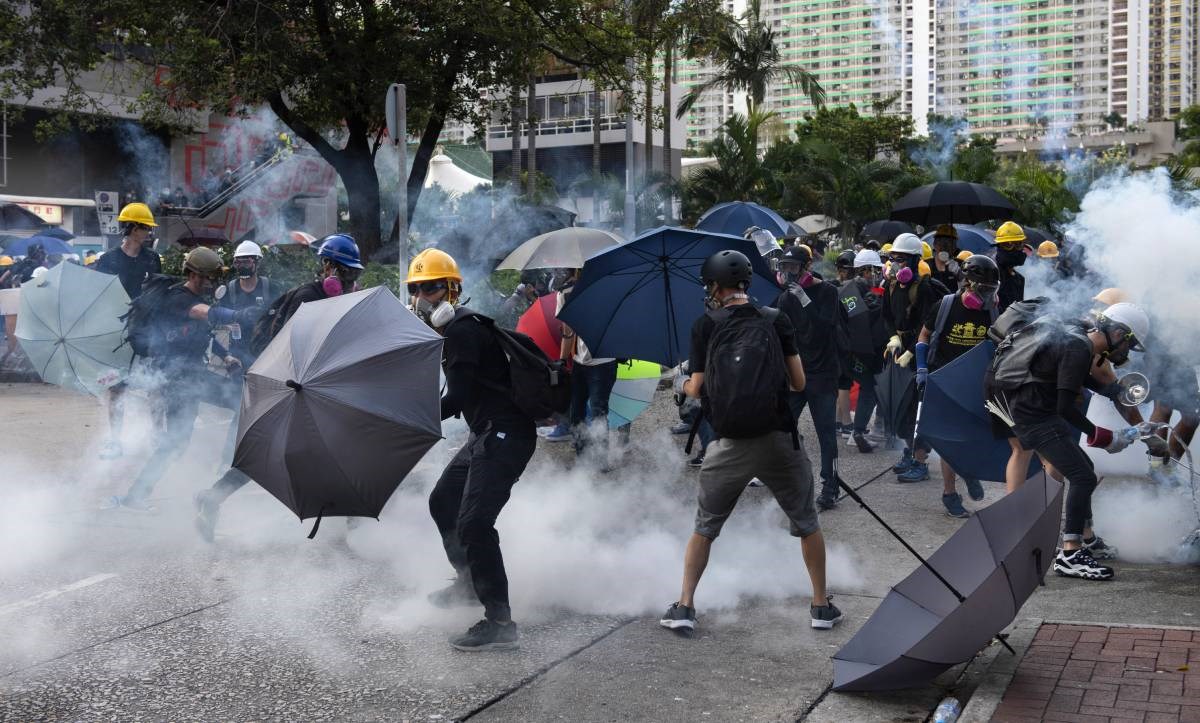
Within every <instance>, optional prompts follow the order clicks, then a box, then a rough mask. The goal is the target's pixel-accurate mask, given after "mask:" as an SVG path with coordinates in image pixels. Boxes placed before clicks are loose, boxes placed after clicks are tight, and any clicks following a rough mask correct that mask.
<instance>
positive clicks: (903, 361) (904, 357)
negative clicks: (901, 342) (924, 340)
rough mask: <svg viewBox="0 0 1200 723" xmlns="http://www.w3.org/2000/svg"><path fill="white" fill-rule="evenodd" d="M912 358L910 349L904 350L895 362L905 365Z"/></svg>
mask: <svg viewBox="0 0 1200 723" xmlns="http://www.w3.org/2000/svg"><path fill="white" fill-rule="evenodd" d="M912 360H913V353H912V352H911V351H906V352H904V353H903V354H901V355H900V356H899V357H898V358H897V359H896V363H897V364H899V365H900V366H902V367H906V366H908V365H909V364H910V363H911V362H912Z"/></svg>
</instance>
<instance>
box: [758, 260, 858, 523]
mask: <svg viewBox="0 0 1200 723" xmlns="http://www.w3.org/2000/svg"><path fill="white" fill-rule="evenodd" d="M778 261H779V274H778V275H779V278H780V280H781V281H783V282H784V284H785V287H786V288H785V290H784V292H783V293H782V294H780V295H779V296H778V297H776V299H775V301H774V303H773V304H772V306H774V307H775V308H777V309H779V310H780V311H781V312H783V314H784V315H786V316H787V317H788V319H789V320H790V321H791V322H792V328H793V329H794V332H795V335H796V348H797V349H798V350H799V353H800V359H801V361H803V362H804V377H805V380H806V384H805V387H804V390H803V391H800V392H795V391H793V392H790V393H789V394H788V405H789V406H790V407H791V411H792V416H793V417H795V418H796V420H799V418H800V414H801V413H802V412H803V411H804V407H805V406H807V407H808V412H809V414H810V415H811V416H812V421H813V427H815V428H816V432H817V442H818V443H819V445H820V448H821V494H820V496H819V497H818V498H817V506H819V507H820V508H821V509H823V510H831V509H833V508H834V507H836V506H837V498H838V479H837V458H838V434H837V397H838V378H839V377H840V376H841V373H842V368H841V360H842V354H843V353H844V351H845V350H844V349H843V348H842V346H841V345H840V344H839V338H841V337H843V336H844V335H845V333H846V331H845V330H846V309H845V308H844V307H843V306H842V302H841V299H840V298H839V297H838V292H837V288H836V287H834V286H833V284H830V283H826V282H825V281H822V280H821V279H818V278H817V277H815V276H814V275H813V273H812V256H811V255H809V253H808V250H807V249H806V248H805V247H803V246H789V247H788V248H787V249H785V250H784V252H783V255H782V256H780V257H779V260H778Z"/></svg>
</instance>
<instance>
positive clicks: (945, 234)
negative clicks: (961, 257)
mask: <svg viewBox="0 0 1200 723" xmlns="http://www.w3.org/2000/svg"><path fill="white" fill-rule="evenodd" d="M957 256H958V229H956V228H954V225H953V224H948V223H944V224H942V225H941V226H938V227H937V230H936V231H934V232H933V264H932V267H933V268H931V269H930V274H929V275H930V276H931V277H933V278H934V279H936V280H937V281H939V282H941V284H942V286H945V287H946V290H947V291H949V292H951V293H954V292H955V291H958V285H959V282H960V281H962V267H961V266H960V265H959V263H958V259H957V258H956V257H957Z"/></svg>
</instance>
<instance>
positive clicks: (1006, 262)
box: [996, 248, 1026, 269]
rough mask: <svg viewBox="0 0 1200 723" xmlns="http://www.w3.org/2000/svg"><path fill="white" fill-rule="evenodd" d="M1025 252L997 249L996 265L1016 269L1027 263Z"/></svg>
mask: <svg viewBox="0 0 1200 723" xmlns="http://www.w3.org/2000/svg"><path fill="white" fill-rule="evenodd" d="M1025 258H1026V257H1025V252H1024V251H1022V250H1021V249H1016V250H1015V251H1014V250H1008V249H1002V248H1001V249H996V265H997V266H1001V267H1004V268H1008V269H1011V268H1016V267H1017V266H1020V265H1022V264H1024V263H1025Z"/></svg>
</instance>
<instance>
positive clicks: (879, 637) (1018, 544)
mask: <svg viewBox="0 0 1200 723" xmlns="http://www.w3.org/2000/svg"><path fill="white" fill-rule="evenodd" d="M847 489H848V488H847ZM1062 495H1063V485H1062V484H1061V483H1059V482H1056V481H1054V480H1053V479H1050V478H1048V477H1047V476H1046V475H1045V473H1039V474H1038V475H1037V476H1035V477H1033V478H1031V479H1030V480H1029V481H1027V482H1026V483H1025V484H1024V485H1023V486H1022V487H1021V489H1019V490H1017V491H1016V492H1013V493H1012V494H1010V495H1008V496H1006V497H1004V498H1003V499H1001V500H999V501H998V502H995V503H993V504H991V505H989V506H988V507H986V508H984V509H982V510H980V511H978V512H976V513H975V514H974V515H973V516H972V517H971V519H969V520H967V522H966V523H965V524H964V525H963V526H962V527H960V528H959V529H958V531H957V532H955V533H954V534H953V535H951V536H950V539H948V540H946V542H945V544H943V545H942V546H941V548H939V549H938V550H937V551H936V552H934V553H933V555H932V556H930V558H929V559H928V560H923V559H922V560H921V562H922V566H921V567H918V568H917V569H916V570H915V571H914V572H913V573H912V574H911V575H909V576H908V577H906V578H904V580H902V581H900V583H899V584H897V585H895V586H894V587H893V588H892V590H891V592H889V593H888V594H887V597H885V598H884V599H883V602H882V603H880V605H879V607H878V608H877V609H876V610H875V613H874V614H873V615H872V616H871V618H870V619H869V620H867V622H866V624H865V625H863V626H862V629H860V630H859V631H858V633H857V634H855V636H854V637H853V638H851V639H850V642H848V643H846V645H845V646H843V647H842V649H841V650H839V651H838V652H837V654H836V655H834V656H833V689H834V690H838V691H869V690H894V689H897V688H911V687H915V686H921V685H926V684H928V683H929V682H930V681H931V680H933V679H934V678H935V677H937V676H938V675H939V674H941V673H942V672H944V671H946V670H947V669H949V668H950V667H952V666H954V665H957V664H958V663H964V662H966V661H968V660H970V659H971V658H973V657H974V656H975V654H976V653H977V652H979V649H980V648H982V647H983V646H984V645H986V644H987V643H988V641H989V640H991V639H993V638H996V637H997V636H998V634H999V633H1000V631H1001V630H1003V629H1004V627H1005V626H1006V625H1008V624H1009V623H1010V622H1012V621H1013V619H1014V618H1015V617H1016V615H1017V611H1018V610H1020V609H1021V606H1022V605H1023V604H1024V603H1025V601H1026V600H1028V599H1029V596H1030V595H1031V594H1033V590H1034V588H1036V587H1037V586H1038V584H1039V583H1041V581H1042V577H1043V576H1044V575H1045V574H1046V570H1047V569H1048V568H1049V567H1050V564H1051V562H1053V560H1054V554H1055V546H1056V545H1057V543H1058V530H1059V518H1060V516H1061V514H1062ZM850 496H851V497H853V498H854V499H855V500H856V501H857V502H859V503H861V502H862V500H861V499H859V498H858V496H857V495H855V494H853V492H851V495H850ZM864 507H865V505H864ZM868 511H869V509H868ZM872 514H874V513H873V512H872ZM876 519H879V518H878V516H876ZM880 522H882V520H880ZM885 527H886V525H885ZM888 530H889V531H891V528H888ZM892 534H895V533H894V532H893V533H892ZM897 539H900V538H899V537H898V536H897ZM901 543H903V544H904V545H905V547H908V545H907V543H904V541H903V540H902V539H901ZM908 549H909V551H910V552H913V554H914V555H916V552H915V551H914V550H913V549H912V548H911V547H908ZM917 557H918V559H920V556H919V555H918V556H917ZM1001 642H1003V639H1002V638H1001ZM1004 644H1005V645H1006V646H1007V643H1004Z"/></svg>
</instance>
